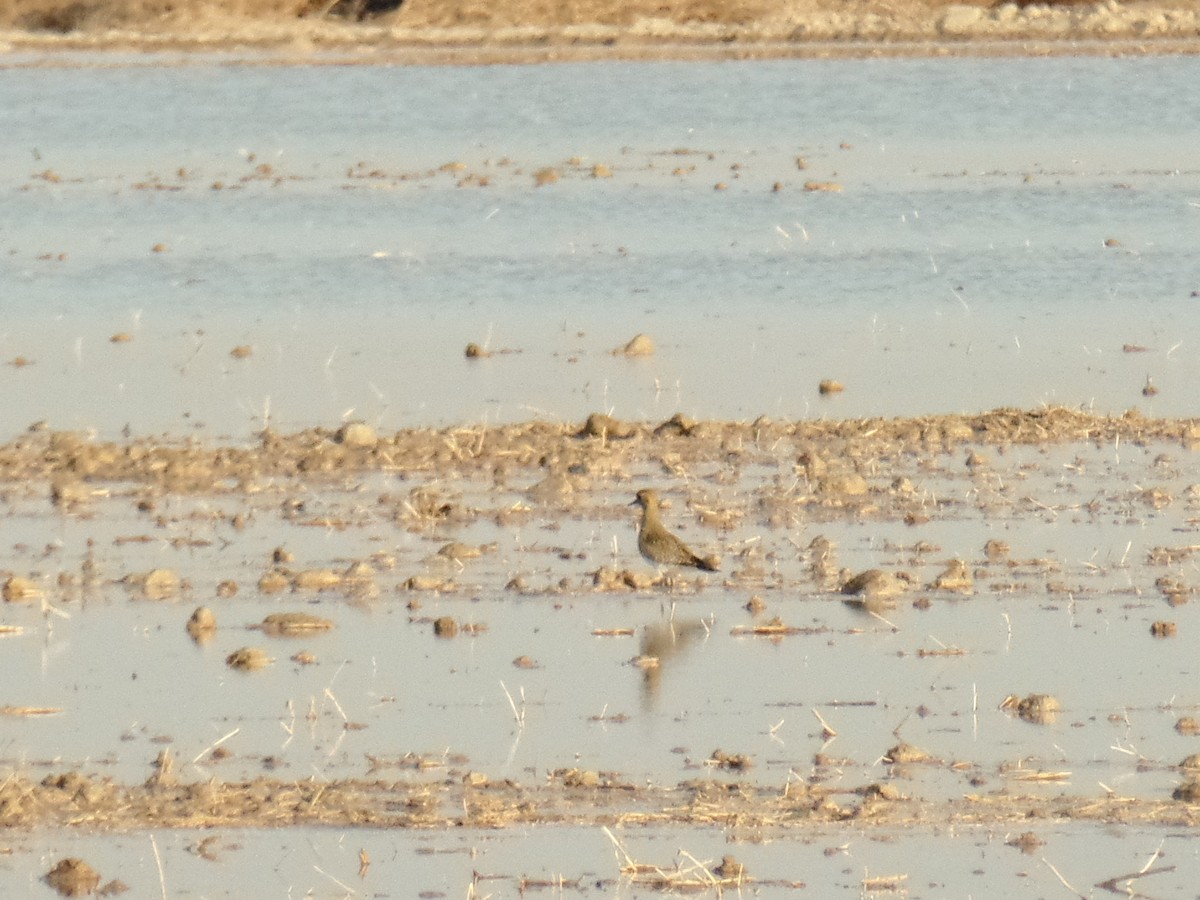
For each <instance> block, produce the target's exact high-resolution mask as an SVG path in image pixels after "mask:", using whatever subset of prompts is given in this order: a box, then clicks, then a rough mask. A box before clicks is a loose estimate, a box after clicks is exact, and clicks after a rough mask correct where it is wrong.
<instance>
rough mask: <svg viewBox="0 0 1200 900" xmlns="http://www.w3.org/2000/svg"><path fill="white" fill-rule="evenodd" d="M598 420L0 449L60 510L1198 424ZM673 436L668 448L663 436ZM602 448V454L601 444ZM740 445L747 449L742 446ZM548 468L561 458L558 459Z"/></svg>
mask: <svg viewBox="0 0 1200 900" xmlns="http://www.w3.org/2000/svg"><path fill="white" fill-rule="evenodd" d="M605 418H606V419H607V421H608V423H611V424H610V425H609V427H608V428H605V429H600V430H597V429H596V428H595V417H591V418H589V419H588V422H587V423H586V424H585V425H584V426H583V427H582V428H581V427H580V426H579V425H573V424H567V423H548V422H539V421H532V422H524V423H516V424H511V425H499V426H491V427H488V426H482V425H469V426H460V427H451V428H445V429H434V428H410V429H402V430H400V431H397V432H395V433H394V434H391V435H387V434H376V433H375V431H374V429H373V428H371V427H370V426H366V425H362V424H361V423H355V424H350V425H345V426H342V427H341V428H340V429H336V430H335V429H325V428H311V429H307V430H305V431H301V432H298V433H295V434H291V435H281V434H278V433H276V432H275V431H272V430H269V429H268V430H266V431H263V432H261V433H260V434H259V435H258V439H257V441H255V442H253V443H251V444H249V445H244V446H235V445H209V444H204V443H200V442H197V441H180V442H178V443H170V442H164V441H162V440H161V439H158V438H145V439H137V438H135V439H131V440H129V441H128V442H115V441H98V440H92V439H90V438H89V437H88V436H86V435H83V434H79V433H76V432H67V431H50V430H47V429H46V428H45V427H44V426H42V425H41V424H40V423H39V424H37V425H34V426H31V428H30V430H29V431H28V432H27V433H25V434H24V435H22V436H20V437H18V438H17V439H16V440H14V441H12V442H10V443H8V444H6V445H2V446H0V482H25V483H31V482H32V483H36V482H43V483H45V482H49V484H50V488H51V490H50V494H51V499H52V500H53V502H54V503H55V504H56V505H64V506H70V505H72V504H73V503H75V502H76V501H79V500H82V499H84V496H85V495H87V494H88V493H89V490H90V489H91V488H93V487H95V486H96V485H98V484H103V483H106V482H124V483H130V484H143V485H146V486H147V487H149V488H150V489H151V490H152V491H154V492H155V493H159V492H165V493H194V492H208V491H215V492H222V493H224V492H230V491H233V492H238V491H244V490H246V487H247V484H248V483H249V482H252V481H254V480H255V479H259V478H263V477H274V476H285V477H286V476H302V477H306V478H313V477H315V476H320V475H321V474H323V473H324V474H326V475H328V476H330V477H340V476H341V475H344V474H346V473H347V472H366V471H382V472H397V471H400V472H404V473H408V474H416V473H437V474H439V475H445V474H446V473H447V472H454V473H455V474H456V475H457V476H459V477H469V476H470V475H471V474H488V473H491V472H492V471H493V470H494V469H495V467H496V466H497V465H498V464H503V465H504V466H505V467H507V468H513V467H521V468H529V469H532V470H538V469H543V468H546V467H547V466H550V467H551V468H562V467H567V468H569V467H570V466H571V465H575V464H577V465H580V466H583V467H585V468H586V467H587V466H588V465H589V463H590V462H592V460H593V457H596V455H597V453H598V452H600V453H601V455H603V456H604V457H605V458H613V459H619V461H620V462H622V463H624V464H635V463H638V462H646V461H654V460H656V459H658V458H659V457H660V455H661V454H662V452H663V450H664V446H665V444H669V445H670V449H671V450H673V451H675V452H676V453H678V454H679V458H680V459H682V460H684V461H686V462H687V463H689V464H694V463H701V462H711V461H719V460H723V459H725V458H726V457H727V456H728V454H729V453H730V451H731V448H735V447H746V446H755V445H760V446H770V445H773V444H775V443H777V442H778V441H780V440H790V441H793V442H797V444H798V445H801V444H809V443H811V444H816V445H823V446H838V447H840V448H843V451H844V452H846V453H848V454H849V455H850V456H852V457H860V456H861V457H871V458H876V459H878V458H882V457H887V456H893V455H896V454H900V453H905V452H912V453H929V452H933V453H938V452H951V451H953V450H954V449H956V448H959V447H964V446H966V445H968V444H984V445H993V446H1000V447H1003V446H1006V445H1012V444H1024V445H1041V444H1061V443H1069V442H1090V443H1095V444H1097V445H1105V444H1111V443H1113V442H1114V441H1120V442H1122V443H1135V444H1136V443H1139V442H1142V441H1151V440H1153V441H1161V442H1168V443H1178V444H1181V445H1183V446H1185V447H1188V448H1193V447H1196V446H1198V445H1200V419H1151V418H1147V417H1145V416H1143V415H1142V414H1141V413H1139V412H1138V411H1137V410H1131V411H1129V412H1127V413H1125V414H1124V415H1121V416H1102V415H1095V414H1092V413H1088V412H1082V411H1076V410H1070V409H1066V408H1063V407H1047V408H1044V409H1037V410H1020V409H997V410H992V411H990V412H986V413H979V414H973V415H960V414H948V415H937V416H926V417H919V418H894V419H884V418H878V419H875V418H870V419H846V420H811V421H799V422H783V421H780V422H774V421H771V420H769V419H767V418H766V417H760V418H758V419H756V420H754V421H753V422H696V421H692V420H690V419H688V418H687V417H686V416H682V415H677V416H674V417H673V418H671V419H670V420H668V421H666V422H663V423H661V424H658V425H655V424H652V423H623V422H617V421H616V420H614V419H611V418H610V417H605ZM664 442H665V443H664ZM597 445H599V446H600V447H601V448H603V449H602V450H601V451H598V450H597V449H596V447H597ZM739 452H744V451H739ZM552 464H553V465H552Z"/></svg>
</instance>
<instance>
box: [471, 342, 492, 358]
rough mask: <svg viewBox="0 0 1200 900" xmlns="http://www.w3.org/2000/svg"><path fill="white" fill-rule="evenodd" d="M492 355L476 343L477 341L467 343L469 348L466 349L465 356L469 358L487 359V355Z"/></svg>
mask: <svg viewBox="0 0 1200 900" xmlns="http://www.w3.org/2000/svg"><path fill="white" fill-rule="evenodd" d="M491 355H492V354H490V353H488V352H487V351H486V350H484V349H483V348H482V347H480V346H479V345H478V344H475V343H471V344H467V349H466V351H465V356H466V357H467V359H485V358H486V357H489V356H491Z"/></svg>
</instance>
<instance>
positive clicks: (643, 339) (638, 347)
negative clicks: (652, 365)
mask: <svg viewBox="0 0 1200 900" xmlns="http://www.w3.org/2000/svg"><path fill="white" fill-rule="evenodd" d="M654 350H655V347H654V341H653V340H652V339H651V338H650V337H649V336H648V335H645V334H638V335H634V337H632V338H631V339H630V341H629V343H627V344H626V345H625V346H624V347H622V348H621V349H620V350H619V351H617V352H619V353H623V354H624V355H625V356H653V355H654Z"/></svg>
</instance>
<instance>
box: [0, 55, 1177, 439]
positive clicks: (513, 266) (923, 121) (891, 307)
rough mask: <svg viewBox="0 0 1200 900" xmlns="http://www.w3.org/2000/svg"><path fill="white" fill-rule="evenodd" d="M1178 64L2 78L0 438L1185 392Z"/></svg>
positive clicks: (788, 412) (240, 69)
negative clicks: (626, 354) (1, 368)
mask: <svg viewBox="0 0 1200 900" xmlns="http://www.w3.org/2000/svg"><path fill="white" fill-rule="evenodd" d="M65 59H67V60H69V59H70V57H66V58H65ZM1196 66H1197V61H1196V60H1195V59H1191V58H1179V59H1173V58H1163V59H1138V60H1102V59H1050V60H945V61H931V60H892V61H858V62H828V61H798V62H770V63H713V64H686V65H684V64H677V63H643V64H633V63H617V64H611V65H608V64H605V65H556V66H547V67H542V68H514V67H503V66H499V67H486V68H466V69H456V68H452V67H434V68H427V67H389V66H349V67H337V66H319V65H318V66H309V67H305V66H297V67H285V68H275V67H258V66H255V65H238V64H230V63H227V62H221V63H217V64H213V65H204V64H203V63H202V62H201V63H200V64H197V65H189V66H184V67H167V68H157V69H156V68H140V67H138V68H127V67H116V68H88V67H84V68H82V69H76V68H67V67H63V68H48V69H45V68H39V69H29V68H10V69H8V70H5V71H3V72H2V73H0V101H2V102H0V129H2V130H3V131H4V133H5V134H7V135H9V140H7V141H6V142H5V146H4V147H3V148H0V173H3V174H2V175H0V192H3V195H4V196H5V204H4V208H3V210H2V211H0V248H3V249H4V251H5V252H4V254H3V257H2V258H0V280H2V283H3V284H4V285H5V291H4V293H5V309H6V324H5V327H4V330H3V333H2V334H0V356H2V357H3V358H5V359H8V360H11V359H14V358H16V357H18V356H22V357H24V358H26V359H28V360H33V361H34V362H35V365H31V366H27V367H24V368H20V369H15V370H13V371H10V372H8V374H7V375H3V376H0V377H3V381H4V383H6V384H7V386H8V391H7V394H8V395H9V396H10V397H11V398H12V399H11V402H10V406H9V416H8V418H7V421H8V423H9V425H8V428H9V429H10V432H11V431H15V430H17V429H19V428H20V427H21V426H22V425H23V424H25V423H27V422H30V421H34V420H37V419H43V418H46V419H50V420H51V422H52V423H53V424H54V425H56V426H59V427H82V428H96V429H98V430H99V431H100V432H101V433H107V434H113V433H115V432H116V431H117V430H119V429H121V428H122V427H124V426H126V425H128V426H129V427H130V428H131V429H132V430H133V431H134V433H139V434H140V433H156V432H160V431H164V430H165V431H171V432H178V431H180V430H187V431H193V430H196V431H200V432H201V433H204V434H214V435H220V434H229V435H233V436H240V435H244V434H247V433H248V432H249V431H251V430H252V429H254V428H255V427H259V426H261V423H262V421H263V419H264V418H269V419H270V420H271V421H272V422H274V423H275V424H277V425H279V426H280V427H283V428H298V427H305V426H308V425H311V424H313V423H314V422H335V421H337V420H338V419H339V418H341V417H342V416H345V415H350V416H357V417H362V418H366V419H369V420H371V421H373V422H376V423H378V424H380V425H382V426H385V427H398V426H401V425H411V424H420V423H431V424H449V423H456V422H463V421H482V420H489V421H497V420H504V421H513V420H522V419H527V418H529V417H531V416H539V415H540V416H545V417H547V418H551V419H559V420H561V419H574V418H579V417H582V415H584V414H585V413H586V412H589V411H592V410H593V409H600V408H606V409H610V410H611V411H613V412H614V413H615V414H616V415H618V416H621V417H625V418H656V417H663V418H665V417H666V416H668V415H670V414H672V413H674V412H675V411H677V410H680V409H682V410H684V411H687V412H689V413H690V414H692V415H695V416H699V417H713V418H733V419H752V418H754V417H756V416H758V415H759V414H762V413H767V414H769V415H772V416H776V417H788V418H794V417H809V416H816V415H830V416H835V417H840V416H861V415H910V414H920V413H926V412H944V411H975V410H978V409H984V408H991V407H995V406H1000V405H1016V406H1022V407H1029V406H1034V405H1037V404H1040V403H1059V404H1066V405H1088V406H1094V407H1095V408H1096V409H1099V410H1101V411H1121V410H1124V409H1126V408H1128V407H1130V406H1134V405H1139V406H1141V407H1142V408H1143V409H1145V410H1147V411H1149V412H1153V413H1156V414H1160V415H1184V414H1190V413H1191V412H1193V411H1194V409H1195V405H1194V402H1193V401H1192V399H1191V397H1190V393H1189V392H1188V391H1187V390H1186V385H1188V384H1190V383H1192V382H1194V380H1195V378H1196V376H1197V374H1198V373H1197V365H1198V364H1197V354H1196V350H1195V337H1196V334H1195V326H1194V318H1195V317H1194V316H1192V315H1190V312H1191V309H1192V306H1193V305H1194V303H1195V299H1194V298H1193V297H1192V296H1191V292H1192V291H1195V290H1197V289H1200V282H1198V281H1197V276H1196V271H1195V267H1194V265H1193V264H1192V250H1193V248H1194V245H1195V240H1196V237H1197V217H1198V216H1200V207H1198V206H1197V203H1200V183H1198V177H1200V167H1197V165H1196V164H1195V161H1194V159H1193V158H1192V155H1191V151H1190V148H1191V147H1193V146H1195V145H1196V141H1197V139H1198V138H1200V126H1197V124H1196V123H1197V122H1200V114H1198V113H1200V110H1197V109H1196V104H1197V102H1198V101H1197V100H1196V97H1195V93H1194V91H1192V90H1191V89H1190V88H1191V85H1192V84H1194V82H1195V79H1196V77H1197V72H1196ZM366 97H369V98H371V102H370V103H366V102H360V101H359V100H357V99H355V98H366ZM1115 97H1120V98H1121V102H1119V103H1118V102H1114V98H1115ZM83 135H86V136H87V139H86V140H81V139H80V136H83ZM676 151H686V152H676ZM798 156H799V157H803V158H805V160H806V161H807V166H808V167H807V168H806V169H804V170H803V171H801V170H799V169H798V168H797V165H796V162H795V160H796V158H797V157H798ZM572 161H574V162H572ZM449 163H459V164H461V165H462V166H463V168H462V169H460V170H455V171H440V170H439V167H441V166H443V165H445V164H449ZM597 163H599V164H603V165H606V166H609V167H610V168H611V170H612V173H613V174H612V177H611V178H592V177H591V172H592V166H593V165H594V164H597ZM263 165H266V166H268V167H269V169H267V170H259V169H258V167H259V166H263ZM543 167H556V169H557V170H558V171H559V172H560V174H561V176H562V178H561V180H560V181H559V182H558V183H556V184H552V185H546V186H543V187H540V188H538V187H535V185H534V179H533V173H534V172H535V171H537V170H539V169H541V168H543ZM676 170H680V174H672V173H673V172H675V171H676ZM181 172H182V174H181ZM46 173H50V176H49V177H50V179H51V180H47V179H46V178H45V177H38V176H39V175H45V174H46ZM471 176H473V177H474V179H475V181H473V182H472V183H471V184H470V185H468V186H462V187H459V186H457V185H458V184H459V182H460V181H463V180H464V179H467V178H469V177H471ZM480 178H486V179H488V184H487V186H485V187H480V186H478V183H477V182H478V179H480ZM810 180H813V181H832V182H836V183H838V184H840V185H842V186H843V188H844V190H843V191H842V192H841V193H839V194H827V193H808V192H805V191H804V190H803V187H802V186H803V184H804V182H806V181H810ZM718 182H723V183H725V184H727V185H728V189H726V190H719V191H718V190H714V185H715V184H717V183H718ZM218 183H219V184H220V185H221V186H222V187H221V189H219V190H214V189H213V187H212V186H213V185H214V184H218ZM775 183H778V184H779V185H780V188H781V189H780V190H779V191H777V192H773V191H772V186H773V185H774V184H775ZM1110 239H1112V240H1115V241H1117V242H1118V244H1119V245H1118V246H1113V247H1105V246H1104V242H1105V241H1106V240H1110ZM160 244H161V245H162V246H163V252H157V253H156V252H153V251H152V248H153V247H155V246H156V245H160ZM60 254H63V255H65V258H64V259H62V260H61V261H60V260H59V258H58V257H59V255H60ZM43 256H46V257H48V258H42V257H43ZM116 332H127V333H129V334H130V335H132V336H133V337H134V340H133V341H132V342H130V343H126V344H119V345H113V344H110V343H109V342H108V338H109V336H110V335H112V334H114V333H116ZM200 332H202V333H200ZM637 332H646V333H648V334H650V335H651V336H652V337H653V338H654V339H655V340H656V341H657V343H658V345H659V352H658V354H657V355H656V356H655V357H654V358H653V359H651V360H642V361H635V362H630V361H628V360H624V359H614V358H613V357H611V356H610V355H609V351H610V350H612V349H613V348H614V347H618V346H621V345H623V344H624V342H625V341H627V340H628V339H629V338H630V337H632V336H633V335H634V334H635V333H637ZM468 341H475V342H477V343H480V344H483V345H485V346H487V347H490V348H491V349H511V350H518V351H520V352H519V353H514V354H507V355H501V356H496V357H493V358H492V359H490V360H487V361H486V362H483V363H479V362H469V361H467V360H465V359H463V357H462V351H463V348H464V346H465V345H466V343H467V342H468ZM1125 344H1132V345H1139V346H1143V347H1145V348H1147V352H1144V353H1123V352H1122V347H1123V345H1125ZM238 345H250V346H252V347H253V350H254V353H253V356H252V357H250V358H248V359H244V360H240V361H239V360H232V359H230V357H229V356H228V353H229V351H230V349H232V348H233V347H234V346H238ZM6 371H7V370H6ZM1147 377H1151V378H1152V379H1153V380H1154V383H1155V384H1156V385H1157V386H1158V387H1159V388H1160V389H1161V392H1160V393H1159V394H1158V395H1157V396H1155V397H1153V398H1151V399H1147V398H1145V397H1143V396H1142V394H1141V389H1142V387H1143V386H1144V384H1145V383H1146V379H1147ZM822 378H837V379H839V380H841V381H843V382H844V383H846V384H847V385H848V386H849V390H847V391H846V393H845V394H843V395H841V396H839V397H837V398H836V399H835V400H834V401H832V402H825V401H823V400H822V399H821V398H820V397H818V395H817V393H816V385H817V382H818V381H819V380H820V379H822Z"/></svg>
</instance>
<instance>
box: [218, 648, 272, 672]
mask: <svg viewBox="0 0 1200 900" xmlns="http://www.w3.org/2000/svg"><path fill="white" fill-rule="evenodd" d="M272 662H274V660H273V659H271V657H269V656H268V655H267V653H266V651H265V650H260V649H259V648H258V647H242V648H241V649H238V650H234V651H233V652H232V653H230V654H229V655H228V656H227V657H225V665H227V666H229V668H231V669H237V670H238V671H239V672H254V671H257V670H258V669H265V668H266V667H267V666H269V665H270V664H271V663H272Z"/></svg>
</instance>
